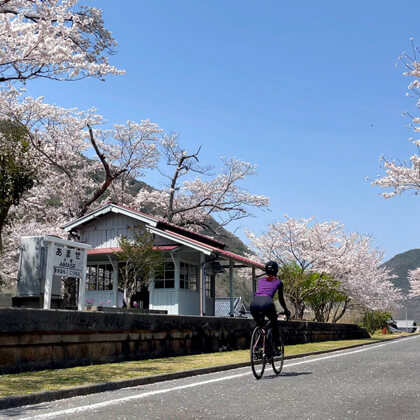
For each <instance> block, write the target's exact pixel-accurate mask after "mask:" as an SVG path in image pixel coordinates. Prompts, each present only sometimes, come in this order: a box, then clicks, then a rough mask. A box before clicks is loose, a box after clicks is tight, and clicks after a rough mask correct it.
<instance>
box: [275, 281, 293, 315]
mask: <svg viewBox="0 0 420 420" xmlns="http://www.w3.org/2000/svg"><path fill="white" fill-rule="evenodd" d="M277 294H278V297H279V302H280V305H281V306H283V308H284V311H285V312H289V313H290V311H289V310H288V309H287V305H286V302H285V301H284V295H283V282H281V283H280V286H279V288H278V289H277Z"/></svg>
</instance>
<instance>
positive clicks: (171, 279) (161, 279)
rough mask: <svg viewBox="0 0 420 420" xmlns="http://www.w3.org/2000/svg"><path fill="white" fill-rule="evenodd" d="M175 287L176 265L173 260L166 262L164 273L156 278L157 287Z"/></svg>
mask: <svg viewBox="0 0 420 420" xmlns="http://www.w3.org/2000/svg"><path fill="white" fill-rule="evenodd" d="M174 287H175V265H174V263H173V262H165V269H164V270H163V273H159V274H158V275H157V276H156V278H155V289H173V288H174Z"/></svg>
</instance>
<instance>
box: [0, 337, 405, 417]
mask: <svg viewBox="0 0 420 420" xmlns="http://www.w3.org/2000/svg"><path fill="white" fill-rule="evenodd" d="M401 338H406V337H395V338H390V339H386V340H379V341H378V342H377V343H381V342H384V341H394V340H399V339H401ZM377 343H363V344H355V345H352V346H347V347H340V348H336V349H331V350H321V351H316V352H310V353H302V354H295V355H292V356H286V357H285V360H290V359H298V358H303V357H307V356H316V355H319V354H325V353H333V352H337V351H343V350H347V349H352V348H355V347H363V346H367V345H371V344H377ZM246 366H250V362H241V363H233V364H229V365H221V366H213V367H208V368H201V369H193V370H185V371H181V372H174V373H165V374H162V375H155V376H146V377H142V378H133V379H126V380H122V381H113V382H104V383H100V384H94V385H85V386H78V387H74V388H68V389H62V390H57V391H44V392H38V393H34V394H30V395H19V396H16V397H5V398H0V410H4V409H7V408H14V407H21V406H24V405H34V404H40V403H43V402H48V401H54V400H62V399H65V398H72V397H77V396H81V395H88V394H96V393H98V392H105V391H113V390H116V389H121V388H129V387H133V386H138V385H147V384H152V383H156V382H163V381H169V380H172V379H180V378H187V377H191V376H197V375H204V374H206V373H214V372H222V371H225V370H230V369H237V368H240V367H246Z"/></svg>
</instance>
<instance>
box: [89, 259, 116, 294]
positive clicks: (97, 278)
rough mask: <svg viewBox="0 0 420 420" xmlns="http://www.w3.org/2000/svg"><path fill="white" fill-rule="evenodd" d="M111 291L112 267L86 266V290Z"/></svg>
mask: <svg viewBox="0 0 420 420" xmlns="http://www.w3.org/2000/svg"><path fill="white" fill-rule="evenodd" d="M110 289H112V265H111V264H95V265H88V267H87V275H86V290H110Z"/></svg>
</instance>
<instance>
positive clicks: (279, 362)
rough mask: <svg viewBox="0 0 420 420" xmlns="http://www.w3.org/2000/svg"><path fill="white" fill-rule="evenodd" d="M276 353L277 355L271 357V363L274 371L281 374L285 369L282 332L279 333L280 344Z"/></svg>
mask: <svg viewBox="0 0 420 420" xmlns="http://www.w3.org/2000/svg"><path fill="white" fill-rule="evenodd" d="M274 354H276V356H274V357H273V358H272V359H271V364H272V366H273V370H274V373H275V374H276V375H279V374H280V372H281V370H282V369H283V363H284V341H283V337H282V336H281V333H279V346H278V347H277V351H276V352H275V353H274Z"/></svg>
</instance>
